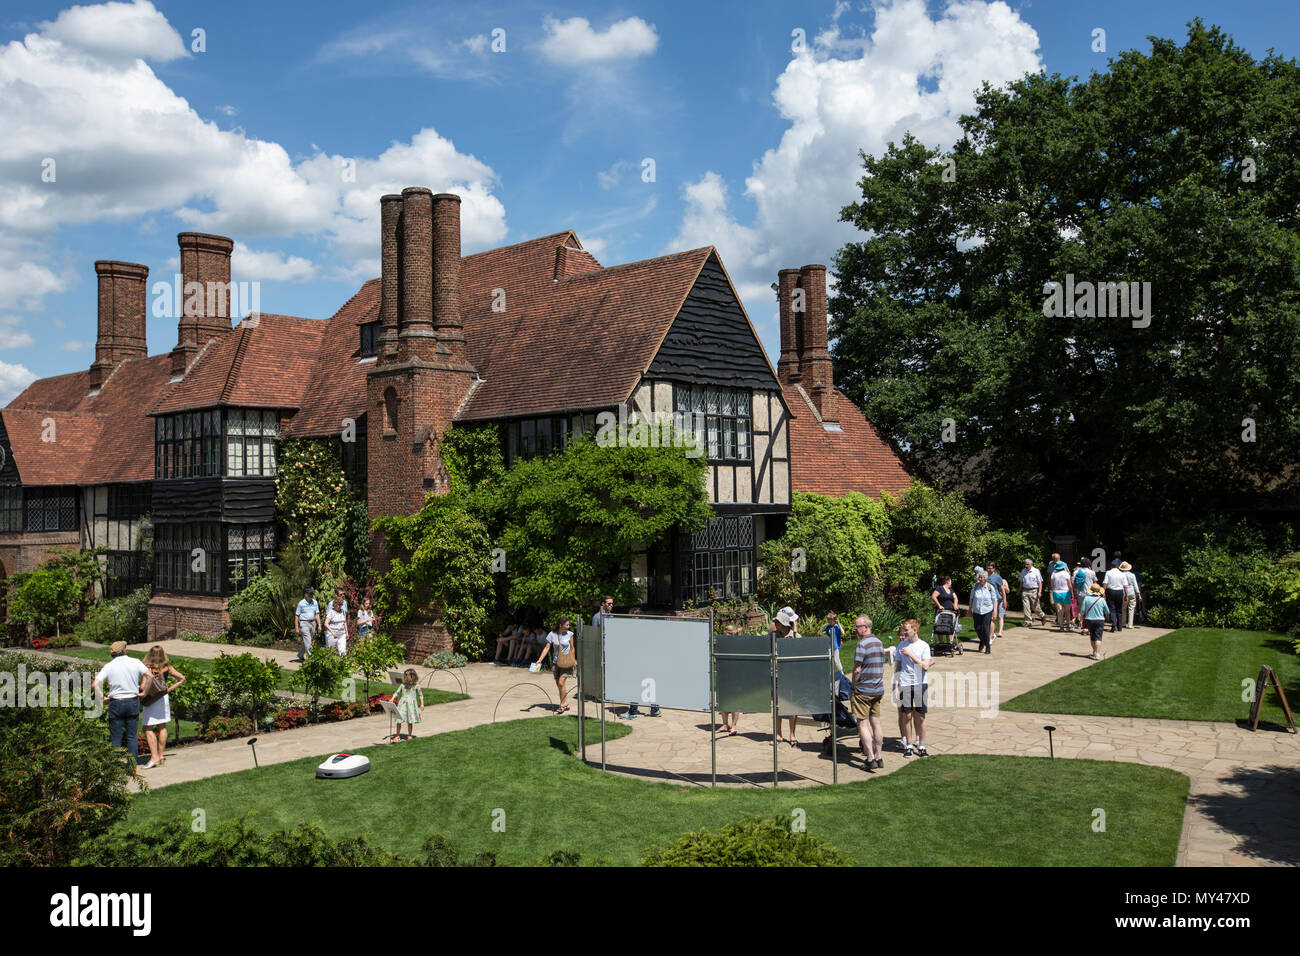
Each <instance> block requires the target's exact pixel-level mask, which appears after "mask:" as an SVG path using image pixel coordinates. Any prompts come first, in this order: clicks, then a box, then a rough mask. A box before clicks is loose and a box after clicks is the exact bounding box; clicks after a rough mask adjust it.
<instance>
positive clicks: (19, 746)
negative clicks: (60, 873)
mask: <svg viewBox="0 0 1300 956" xmlns="http://www.w3.org/2000/svg"><path fill="white" fill-rule="evenodd" d="M11 656H18V655H5V658H6V660H7V659H8V658H9V657H11ZM40 660H41V659H40V658H33V657H31V656H28V655H21V662H22V663H24V664H26V666H27V669H28V670H29V671H30V670H32V669H35V668H37V667H38V666H39V664H38V662H39V661H40ZM51 663H52V664H53V665H54V666H51V667H49V668H41V669H48V670H59V669H61V668H59V667H58V666H57V665H58V664H59V663H61V662H51ZM78 669H79V668H78ZM126 782H127V772H126V765H125V763H124V762H123V760H122V756H121V754H120V753H119V752H117V751H116V750H115V749H114V748H113V747H112V746H111V745H110V744H109V742H108V734H107V732H106V731H105V725H104V721H102V720H87V719H86V718H85V713H84V711H81V710H71V709H64V708H57V707H0V834H3V835H4V837H3V839H0V866H66V865H67V864H68V863H69V862H71V860H72V858H73V856H74V855H75V854H76V852H77V851H78V849H79V848H80V847H81V845H82V844H83V843H84V842H85V841H87V840H89V839H91V838H93V837H96V836H98V835H99V834H101V833H103V832H105V831H107V830H108V829H109V827H111V826H112V825H113V824H114V823H116V822H117V821H119V820H121V819H122V818H123V817H125V816H126V812H127V809H128V806H129V802H130V797H129V795H128V794H127V791H126Z"/></svg>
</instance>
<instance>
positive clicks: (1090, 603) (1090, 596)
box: [1080, 582, 1106, 661]
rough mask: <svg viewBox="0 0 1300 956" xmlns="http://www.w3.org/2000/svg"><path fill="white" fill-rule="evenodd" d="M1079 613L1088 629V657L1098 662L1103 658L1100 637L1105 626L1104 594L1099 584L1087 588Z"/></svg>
mask: <svg viewBox="0 0 1300 956" xmlns="http://www.w3.org/2000/svg"><path fill="white" fill-rule="evenodd" d="M1080 613H1082V615H1083V622H1084V624H1086V625H1087V627H1088V639H1089V640H1090V641H1091V642H1092V653H1091V654H1089V655H1088V656H1089V657H1090V658H1091V659H1092V660H1094V661H1099V660H1101V659H1102V657H1103V656H1104V655H1103V654H1102V653H1101V636H1102V632H1103V630H1104V628H1105V626H1106V594H1105V591H1104V590H1103V589H1102V586H1101V585H1100V584H1097V583H1095V582H1094V583H1093V584H1092V585H1091V586H1090V587H1089V588H1088V593H1087V594H1085V595H1084V596H1083V601H1082V602H1081V605H1080Z"/></svg>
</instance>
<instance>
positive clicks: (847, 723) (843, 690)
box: [813, 674, 858, 757]
mask: <svg viewBox="0 0 1300 956" xmlns="http://www.w3.org/2000/svg"><path fill="white" fill-rule="evenodd" d="M835 678H836V680H835V723H834V724H832V725H831V732H830V734H829V735H828V736H827V737H826V739H825V740H823V741H822V755H823V756H826V757H829V756H830V754H831V738H832V737H834V736H835V735H836V734H839V735H840V736H845V735H846V734H845V732H846V731H848V732H851V733H852V734H853V735H854V736H855V737H856V735H857V732H858V720H857V718H856V717H854V716H853V714H852V713H851V712H850V711H849V694H850V693H852V691H853V685H852V684H851V683H849V679H848V677H847V676H846V675H844V674H836V675H835ZM813 720H820V721H822V722H823V723H827V724H829V723H831V715H830V714H813Z"/></svg>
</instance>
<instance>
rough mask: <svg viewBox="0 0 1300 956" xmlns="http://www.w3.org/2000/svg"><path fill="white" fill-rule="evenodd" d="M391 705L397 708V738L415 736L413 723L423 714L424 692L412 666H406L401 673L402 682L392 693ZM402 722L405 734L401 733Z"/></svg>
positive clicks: (421, 717)
mask: <svg viewBox="0 0 1300 956" xmlns="http://www.w3.org/2000/svg"><path fill="white" fill-rule="evenodd" d="M393 706H394V707H396V708H397V739H398V740H410V739H411V738H412V737H414V736H415V725H416V724H418V723H419V722H420V721H421V720H422V719H423V715H424V693H423V691H421V690H420V675H419V674H417V673H416V672H415V668H414V667H408V668H407V669H406V671H405V672H404V673H403V674H402V684H401V686H400V687H398V688H397V693H395V694H393ZM402 724H406V735H405V736H403V735H402Z"/></svg>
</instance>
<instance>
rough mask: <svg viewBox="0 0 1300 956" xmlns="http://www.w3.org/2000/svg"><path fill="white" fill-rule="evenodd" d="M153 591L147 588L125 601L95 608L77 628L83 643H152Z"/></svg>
mask: <svg viewBox="0 0 1300 956" xmlns="http://www.w3.org/2000/svg"><path fill="white" fill-rule="evenodd" d="M149 591H150V589H149V588H147V587H143V588H137V589H136V590H134V591H132V592H131V593H130V594H127V595H124V596H122V597H119V598H113V599H112V600H109V601H100V602H99V603H98V604H93V605H91V607H90V609H89V610H88V611H86V619H85V621H83V622H82V624H81V626H80V627H78V628H77V631H78V633H79V634H80V636H81V639H82V640H86V641H93V642H94V643H96V644H112V643H113V642H114V641H126V642H127V643H128V644H139V643H141V642H142V641H146V640H148V639H149Z"/></svg>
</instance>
